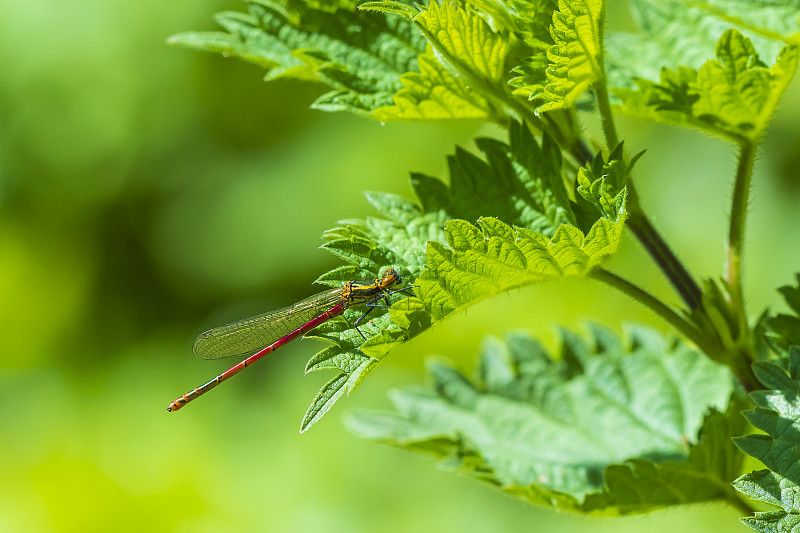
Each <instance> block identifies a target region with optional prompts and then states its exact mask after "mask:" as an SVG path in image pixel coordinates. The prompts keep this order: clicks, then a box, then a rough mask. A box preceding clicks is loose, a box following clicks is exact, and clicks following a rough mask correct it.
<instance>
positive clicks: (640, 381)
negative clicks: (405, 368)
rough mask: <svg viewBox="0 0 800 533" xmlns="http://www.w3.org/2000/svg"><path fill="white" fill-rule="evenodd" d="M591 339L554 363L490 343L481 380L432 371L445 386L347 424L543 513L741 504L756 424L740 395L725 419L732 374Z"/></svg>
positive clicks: (681, 353)
mask: <svg viewBox="0 0 800 533" xmlns="http://www.w3.org/2000/svg"><path fill="white" fill-rule="evenodd" d="M591 331H592V342H591V343H588V342H586V341H585V340H583V339H582V338H581V337H580V336H579V335H576V334H574V333H571V332H569V331H562V332H561V336H562V348H561V353H560V354H559V355H558V356H555V357H554V356H551V355H550V354H548V353H547V351H546V350H545V349H544V348H543V347H542V346H541V345H540V344H539V343H538V342H537V341H536V340H534V339H533V338H531V337H530V336H528V335H526V334H522V333H514V334H510V335H508V336H507V337H506V339H505V341H504V342H501V341H499V340H496V339H493V338H490V339H488V340H487V341H486V342H485V343H484V346H483V349H482V351H481V356H480V360H479V361H478V365H477V368H476V370H475V377H474V379H472V380H470V379H468V378H467V377H465V376H464V375H462V374H461V373H459V372H458V371H457V370H455V369H454V368H452V367H450V366H448V365H445V364H441V363H434V364H431V365H430V366H429V373H430V374H431V378H432V380H433V387H432V389H423V388H411V389H403V390H395V391H392V392H391V394H390V397H391V399H392V403H393V404H394V406H395V409H396V411H394V412H377V411H366V410H362V411H358V412H357V413H356V414H355V415H354V416H352V417H350V418H349V420H348V426H349V427H350V429H351V430H352V431H353V432H354V433H356V434H357V435H359V436H361V437H364V438H369V439H372V440H375V441H379V442H384V443H388V444H392V445H394V446H399V447H402V448H407V449H411V450H415V451H421V452H425V453H429V454H432V455H434V456H436V457H439V458H441V460H442V462H443V463H444V464H445V465H446V466H449V467H452V468H455V469H458V470H459V471H461V472H463V473H465V474H467V475H469V476H473V477H475V478H477V479H479V480H481V481H485V482H487V483H490V484H492V485H493V486H497V487H499V488H500V489H501V490H503V491H505V492H508V493H510V494H513V495H515V496H517V497H519V498H522V499H524V500H526V501H528V502H529V503H533V504H536V505H546V506H552V507H556V508H560V509H564V510H569V511H575V512H582V513H591V514H606V515H613V514H627V513H635V512H645V511H649V510H652V509H654V508H658V507H663V506H667V505H675V504H679V503H693V502H702V501H712V500H730V499H732V498H734V499H735V496H734V491H733V490H732V489H731V488H730V487H729V486H727V483H728V482H729V481H730V480H732V479H733V478H734V477H735V476H736V475H737V474H738V473H739V471H740V468H741V458H742V456H741V454H739V453H738V452H737V451H736V449H735V447H734V446H733V445H732V443H731V441H730V436H731V435H734V434H738V433H739V432H740V431H743V430H744V423H743V422H744V421H743V420H742V418H741V416H739V415H738V408H739V406H740V405H739V404H740V401H739V399H736V398H735V399H734V400H733V401H732V402H731V407H730V409H728V412H727V413H726V414H722V412H724V411H725V410H726V409H727V408H728V405H729V398H730V397H731V392H732V390H733V386H732V383H733V381H732V376H731V374H730V372H729V371H728V370H727V369H726V368H725V367H723V366H722V365H718V364H715V363H713V362H711V361H709V360H708V359H707V358H705V357H701V356H700V354H699V353H697V352H695V351H693V350H692V349H690V348H689V347H687V346H685V345H683V344H681V343H677V342H671V341H667V340H665V339H664V338H662V337H661V336H660V335H659V334H658V333H655V332H654V331H652V330H647V329H643V328H635V329H632V331H631V334H630V338H631V340H630V342H629V343H628V344H627V345H625V344H623V342H622V341H621V340H620V339H619V338H618V337H617V336H616V335H614V334H613V333H612V332H610V331H608V330H606V329H604V328H602V327H600V326H596V325H593V326H592V328H591ZM709 410H710V411H709Z"/></svg>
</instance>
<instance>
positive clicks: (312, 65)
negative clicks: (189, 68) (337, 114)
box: [169, 0, 425, 114]
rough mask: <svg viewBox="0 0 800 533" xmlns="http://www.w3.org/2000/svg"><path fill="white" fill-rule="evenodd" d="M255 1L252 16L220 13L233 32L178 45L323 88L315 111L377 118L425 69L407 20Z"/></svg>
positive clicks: (184, 37) (343, 7)
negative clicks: (407, 79)
mask: <svg viewBox="0 0 800 533" xmlns="http://www.w3.org/2000/svg"><path fill="white" fill-rule="evenodd" d="M283 4H288V6H287V5H282V3H280V2H272V1H266V0H261V1H257V0H253V1H251V2H248V6H249V12H248V14H244V13H236V12H224V13H220V14H219V15H217V17H216V21H217V22H218V23H219V24H220V25H221V26H222V27H223V28H224V29H225V30H226V31H227V33H220V32H208V33H204V32H200V33H197V32H194V33H184V34H179V35H175V36H173V37H172V38H170V41H169V42H170V43H173V44H180V45H183V46H188V47H191V48H197V49H201V50H208V51H212V52H219V53H222V54H223V55H226V56H230V57H237V58H240V59H244V60H246V61H249V62H251V63H255V64H257V65H259V66H261V67H263V68H266V69H267V76H266V78H267V79H268V80H271V79H275V78H279V77H293V78H300V79H306V80H315V81H321V82H322V83H324V84H326V85H328V86H329V87H330V88H331V91H330V92H328V93H326V94H325V95H323V96H321V97H320V98H319V99H318V100H317V101H316V102H315V103H314V106H315V107H317V108H319V109H324V110H328V111H339V110H346V111H351V112H356V113H361V114H370V113H371V112H372V111H373V110H374V109H377V108H379V107H385V106H388V105H391V104H392V95H394V94H395V93H396V92H397V91H399V90H401V89H402V88H403V85H402V83H401V82H400V76H401V75H402V74H405V73H407V72H409V71H416V70H417V56H418V55H419V54H421V53H422V52H424V50H425V47H424V43H425V39H424V38H423V37H422V36H420V35H419V33H418V32H417V31H416V29H415V28H414V26H413V25H412V24H410V23H408V21H406V20H404V19H400V18H397V17H387V16H385V15H381V14H376V13H361V12H354V9H355V6H354V2H347V1H340V2H338V3H335V4H329V5H325V3H324V2H300V1H292V2H283Z"/></svg>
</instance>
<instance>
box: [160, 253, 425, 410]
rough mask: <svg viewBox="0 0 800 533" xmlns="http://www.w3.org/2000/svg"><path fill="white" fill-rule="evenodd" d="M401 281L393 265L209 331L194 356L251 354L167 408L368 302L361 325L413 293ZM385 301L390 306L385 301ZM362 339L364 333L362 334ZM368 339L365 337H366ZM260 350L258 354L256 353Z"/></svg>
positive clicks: (196, 343)
mask: <svg viewBox="0 0 800 533" xmlns="http://www.w3.org/2000/svg"><path fill="white" fill-rule="evenodd" d="M401 283H402V281H401V279H400V274H398V273H397V271H396V270H394V269H393V268H390V269H388V270H386V271H385V272H384V273H383V275H382V276H381V277H380V278H377V279H375V280H373V281H348V282H346V283H345V284H344V285H342V286H341V287H339V288H337V289H332V290H328V291H323V292H321V293H319V294H315V295H314V296H311V297H309V298H306V299H305V300H302V301H300V302H297V303H296V304H294V305H291V306H289V307H284V308H283V309H278V310H276V311H271V312H269V313H264V314H261V315H258V316H254V317H252V318H246V319H244V320H239V321H238V322H233V323H231V324H227V325H225V326H220V327H217V328H214V329H210V330H208V331H206V332H205V333H202V334H201V335H200V336H199V337H197V339H196V340H195V341H194V346H193V347H192V348H193V350H194V353H195V355H197V356H198V357H200V358H202V359H222V358H224V357H236V356H245V355H249V354H252V355H249V357H247V359H245V360H243V361H241V362H240V363H239V364H237V365H234V366H233V367H231V368H229V369H228V370H226V371H225V372H223V373H222V374H220V375H219V376H217V377H215V378H214V379H212V380H211V381H209V382H208V383H205V384H203V385H200V386H199V387H197V388H195V389H194V390H192V391H190V392H187V393H186V394H184V395H183V396H181V397H180V398H178V399H176V400H175V401H173V402H172V403H171V404H169V407H167V411H177V410H178V409H180V408H181V407H183V406H184V405H186V404H187V403H189V402H190V401H192V400H194V399H195V398H197V397H199V396H202V395H203V394H205V393H206V392H208V391H210V390H211V389H213V388H214V387H216V386H217V385H219V384H220V383H222V382H223V381H225V380H227V379H228V378H231V377H233V376H235V375H236V374H238V373H239V372H241V371H242V370H244V369H245V368H247V367H248V366H250V365H252V364H253V363H255V362H256V361H259V360H261V359H263V358H264V357H266V356H267V355H269V354H271V353H272V352H274V351H275V350H277V349H278V348H280V347H281V346H283V345H284V344H287V343H289V342H291V341H293V340H294V339H296V338H298V337H300V336H302V335H304V334H306V333H308V332H309V331H311V330H312V329H314V328H316V327H317V326H319V325H320V324H323V323H325V322H327V321H328V320H330V319H331V318H333V317H335V316H338V315H341V314H342V313H344V311H345V309H347V308H348V307H350V306H352V305H358V304H366V307H367V310H366V311H365V312H364V314H363V315H361V317H360V318H359V319H358V320H356V322H355V324H354V327H355V328H356V331H358V332H359V333H361V330H359V329H358V325H359V324H360V323H361V321H362V320H364V318H366V316H367V315H368V314H369V313H370V312H372V310H373V309H375V308H378V307H388V306H389V296H390V295H392V294H396V293H398V292H404V293H406V294H411V295H413V294H412V293H409V292H408V289H409V288H410V287H403V288H400V289H397V288H395V287H396V286H397V285H400V284H401ZM381 300H384V301H385V305H383V304H380V303H379V302H380V301H381ZM361 336H362V337H363V336H364V334H363V333H361ZM365 338H366V337H365ZM253 352H255V353H253Z"/></svg>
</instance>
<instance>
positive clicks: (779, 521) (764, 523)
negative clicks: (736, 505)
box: [733, 470, 800, 533]
mask: <svg viewBox="0 0 800 533" xmlns="http://www.w3.org/2000/svg"><path fill="white" fill-rule="evenodd" d="M733 486H734V488H736V490H738V491H739V492H741V493H742V494H745V495H747V496H749V497H751V498H753V499H754V500H759V501H762V502H764V503H768V504H770V505H774V506H776V507H780V508H781V509H779V510H775V511H767V512H756V513H755V514H754V515H753V516H747V517H744V518H742V519H741V520H742V522H744V523H745V524H747V525H748V526H750V527H751V528H753V529H755V530H756V531H763V532H774V533H779V532H782V531H796V530H797V527H798V526H800V505H798V504H799V503H800V486H798V485H797V483H795V482H794V481H790V480H788V479H786V478H785V477H783V476H781V475H780V474H776V473H775V472H770V471H769V470H757V471H755V472H751V473H750V474H745V475H743V476H742V477H740V478H739V479H737V480H736V481H734V482H733Z"/></svg>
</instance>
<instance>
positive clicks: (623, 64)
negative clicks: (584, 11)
mask: <svg viewBox="0 0 800 533" xmlns="http://www.w3.org/2000/svg"><path fill="white" fill-rule="evenodd" d="M628 5H629V6H630V10H631V14H632V15H633V18H634V20H635V21H636V23H637V25H638V26H639V28H640V29H641V32H640V33H636V34H634V33H628V32H609V33H608V35H606V38H605V45H606V56H605V59H606V73H607V78H608V82H609V87H616V88H629V89H630V88H634V87H635V86H636V83H635V80H636V79H637V78H643V79H647V80H650V81H653V82H657V81H659V79H660V72H661V70H662V69H664V68H667V69H670V70H672V71H676V70H678V69H679V67H686V68H690V69H699V68H700V67H701V66H702V65H703V64H704V63H705V62H706V61H708V60H709V59H712V58H713V57H714V50H715V48H716V43H717V41H718V39H719V36H720V35H722V34H723V32H725V31H727V30H729V29H730V28H731V27H736V28H737V29H739V30H740V31H742V32H743V33H745V34H746V35H748V36H749V37H751V39H752V40H753V43H754V45H755V48H756V49H757V50H759V51H760V52H761V54H762V55H763V56H764V57H766V58H768V62H770V63H772V62H774V61H775V58H777V56H778V53H779V52H780V50H781V48H782V47H783V46H784V44H785V43H784V42H782V41H781V40H780V39H781V35H779V34H782V35H784V36H789V35H791V34H794V33H796V32H797V31H798V30H799V29H800V25H798V17H797V5H796V2H794V0H787V1H777V2H773V1H772V0H711V1H707V2H702V1H691V2H689V1H686V0H629V2H628ZM631 50H636V53H635V54H631V53H630V51H631Z"/></svg>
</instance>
